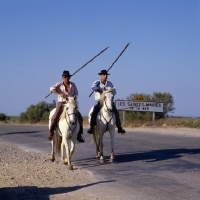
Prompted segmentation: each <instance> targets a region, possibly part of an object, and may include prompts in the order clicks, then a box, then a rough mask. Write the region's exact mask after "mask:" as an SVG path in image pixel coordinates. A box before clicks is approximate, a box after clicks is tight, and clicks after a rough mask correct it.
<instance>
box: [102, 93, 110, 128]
mask: <svg viewBox="0 0 200 200" xmlns="http://www.w3.org/2000/svg"><path fill="white" fill-rule="evenodd" d="M109 92H111V91H109ZM109 92H106V93H109ZM105 99H106V96H105V98H104V102H105V106H106V108H107V110H108V106H107V104H106V101H105ZM103 109H104V111H105V112H107V113H109V112H108V111H107V110H106V109H105V108H103ZM111 113H112V117H111V118H110V120H109V121H107V120H106V118H105V117H104V116H103V113H102V116H103V118H104V120H105V121H106V131H107V130H108V125H109V123H110V122H111V120H112V119H113V111H111Z"/></svg>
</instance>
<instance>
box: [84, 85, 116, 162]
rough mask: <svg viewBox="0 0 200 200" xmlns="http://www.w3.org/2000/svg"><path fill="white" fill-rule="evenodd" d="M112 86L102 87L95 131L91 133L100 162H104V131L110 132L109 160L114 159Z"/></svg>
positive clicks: (114, 119) (114, 122)
mask: <svg viewBox="0 0 200 200" xmlns="http://www.w3.org/2000/svg"><path fill="white" fill-rule="evenodd" d="M113 99H114V95H113V88H111V87H108V88H104V91H103V93H102V94H101V98H100V105H101V110H100V112H99V113H98V115H97V119H96V127H95V131H94V132H95V133H94V134H93V140H94V142H95V144H96V157H97V158H99V157H100V162H104V157H103V135H104V133H105V132H106V131H109V133H110V139H111V156H110V161H111V162H113V161H114V135H115V124H116V118H115V114H114V112H113ZM92 111H93V107H92V108H91V109H90V112H89V118H88V120H89V122H90V118H91V113H92Z"/></svg>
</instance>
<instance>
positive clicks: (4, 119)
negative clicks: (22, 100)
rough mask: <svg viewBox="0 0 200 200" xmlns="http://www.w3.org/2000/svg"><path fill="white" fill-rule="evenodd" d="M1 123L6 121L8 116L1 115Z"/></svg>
mask: <svg viewBox="0 0 200 200" xmlns="http://www.w3.org/2000/svg"><path fill="white" fill-rule="evenodd" d="M0 121H6V115H5V114H4V113H0Z"/></svg>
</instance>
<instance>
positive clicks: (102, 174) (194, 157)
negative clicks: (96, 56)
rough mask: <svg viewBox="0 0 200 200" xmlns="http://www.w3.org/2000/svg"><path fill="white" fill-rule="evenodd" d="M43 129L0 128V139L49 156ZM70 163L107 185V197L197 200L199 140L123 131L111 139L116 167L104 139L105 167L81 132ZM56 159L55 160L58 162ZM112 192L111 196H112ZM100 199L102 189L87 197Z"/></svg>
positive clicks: (92, 145)
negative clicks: (81, 140)
mask: <svg viewBox="0 0 200 200" xmlns="http://www.w3.org/2000/svg"><path fill="white" fill-rule="evenodd" d="M47 136H48V127H47V126H33V125H0V139H1V140H2V141H7V142H11V143H13V144H17V145H19V146H21V147H23V148H25V149H30V150H34V151H39V152H42V153H45V154H47V156H49V154H50V151H51V145H50V142H49V141H48V140H47ZM84 137H85V139H86V141H85V143H83V144H77V145H76V150H75V154H74V155H73V158H72V162H73V163H75V164H76V165H79V166H80V167H81V168H84V169H86V170H89V171H91V172H92V173H93V175H94V176H95V177H96V178H97V179H98V180H100V181H102V180H104V181H105V180H106V181H108V182H106V181H105V183H104V188H105V187H106V188H107V191H106V192H107V195H112V196H118V197H119V196H121V197H123V198H122V199H153V200H154V199H162V200H163V199H181V200H182V199H187V200H188V199H189V200H193V199H194V200H197V199H198V200H199V199H200V137H189V136H178V135H171V134H170V135H168V134H159V133H154V132H153V129H152V133H150V132H137V129H132V130H130V131H127V133H126V135H124V136H122V135H120V134H118V133H116V135H115V162H114V163H110V162H109V156H110V138H109V134H108V133H105V136H104V155H105V158H106V162H105V163H104V164H100V162H99V160H98V159H96V158H95V146H94V144H90V141H91V136H90V135H89V134H87V133H86V129H84ZM57 159H60V158H59V157H58V156H57ZM111 191H112V193H111ZM92 192H93V193H96V194H100V193H101V192H102V191H101V189H96V190H95V191H92Z"/></svg>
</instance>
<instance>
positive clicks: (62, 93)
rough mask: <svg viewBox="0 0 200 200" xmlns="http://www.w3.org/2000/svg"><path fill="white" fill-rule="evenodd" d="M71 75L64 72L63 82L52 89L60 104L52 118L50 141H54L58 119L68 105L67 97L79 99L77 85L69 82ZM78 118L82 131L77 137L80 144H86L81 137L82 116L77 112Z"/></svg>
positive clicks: (81, 127)
mask: <svg viewBox="0 0 200 200" xmlns="http://www.w3.org/2000/svg"><path fill="white" fill-rule="evenodd" d="M70 77H71V75H70V73H69V71H63V74H62V79H63V82H60V83H56V84H55V85H53V86H51V87H50V91H51V92H52V93H54V94H57V95H58V104H57V106H56V111H55V113H54V115H53V117H52V118H51V126H50V128H49V132H50V134H49V136H48V139H49V140H52V137H53V135H54V129H55V126H56V124H57V122H58V117H59V116H60V112H61V111H62V106H63V104H65V103H66V97H76V98H77V97H78V89H77V87H76V85H75V83H73V82H71V81H69V80H70ZM77 118H78V120H79V123H80V130H79V133H78V136H77V141H78V142H84V138H83V137H82V136H81V135H82V134H83V118H82V116H81V113H80V112H79V111H78V110H77Z"/></svg>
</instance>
